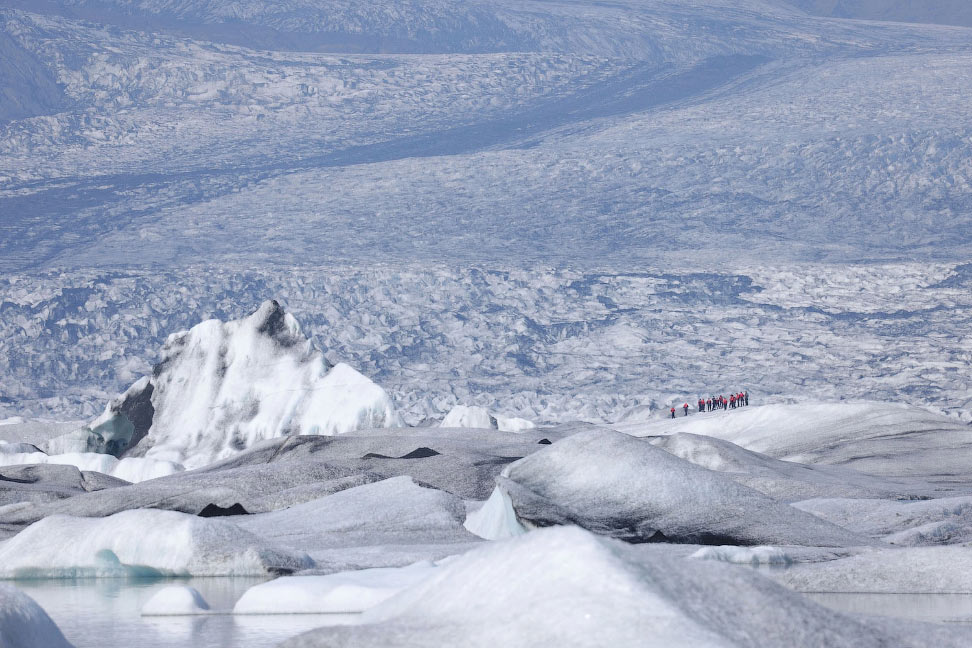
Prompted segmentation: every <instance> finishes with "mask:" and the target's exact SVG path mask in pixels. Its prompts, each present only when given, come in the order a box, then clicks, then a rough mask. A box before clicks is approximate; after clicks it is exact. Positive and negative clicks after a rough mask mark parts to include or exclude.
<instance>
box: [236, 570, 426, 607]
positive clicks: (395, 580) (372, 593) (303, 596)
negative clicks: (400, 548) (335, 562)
mask: <svg viewBox="0 0 972 648" xmlns="http://www.w3.org/2000/svg"><path fill="white" fill-rule="evenodd" d="M436 569H437V568H436V566H435V565H434V564H433V563H431V562H427V561H425V562H419V563H414V564H412V565H408V566H406V567H399V568H387V567H378V568H374V569H359V570H354V571H345V572H337V573H334V574H327V575H324V576H284V577H282V578H277V579H275V580H272V581H269V582H267V583H261V584H260V585H255V586H253V587H251V588H250V589H248V590H247V591H246V592H245V593H244V594H243V596H242V597H240V600H239V601H237V602H236V605H235V606H234V607H233V614H351V613H359V612H364V611H365V610H368V609H370V608H373V607H374V606H376V605H378V604H379V603H382V602H384V601H386V600H387V599H389V598H391V597H392V596H394V595H396V594H398V593H399V592H401V591H403V590H405V589H406V588H408V587H412V586H414V585H417V584H418V583H421V582H422V581H424V580H426V579H428V578H430V577H431V576H432V575H433V574H434V573H435V571H436Z"/></svg>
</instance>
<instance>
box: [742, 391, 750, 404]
mask: <svg viewBox="0 0 972 648" xmlns="http://www.w3.org/2000/svg"><path fill="white" fill-rule="evenodd" d="M743 397H744V398H745V399H746V406H747V407H748V406H749V392H748V391H747V392H743Z"/></svg>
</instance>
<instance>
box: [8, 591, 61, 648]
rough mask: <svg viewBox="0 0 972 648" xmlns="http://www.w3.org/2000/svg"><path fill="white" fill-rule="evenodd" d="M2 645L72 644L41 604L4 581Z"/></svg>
mask: <svg viewBox="0 0 972 648" xmlns="http://www.w3.org/2000/svg"><path fill="white" fill-rule="evenodd" d="M0 648H72V647H71V644H70V643H68V641H67V639H65V638H64V635H63V634H62V633H61V630H60V629H59V628H58V627H57V625H56V624H55V623H54V622H53V621H52V620H51V618H50V617H49V616H47V613H46V612H45V611H44V609H43V608H41V606H39V605H38V604H37V603H36V602H35V601H34V599H32V598H30V597H29V596H27V595H26V594H24V593H23V592H21V591H20V590H18V589H17V588H16V587H13V586H12V585H7V584H5V583H0Z"/></svg>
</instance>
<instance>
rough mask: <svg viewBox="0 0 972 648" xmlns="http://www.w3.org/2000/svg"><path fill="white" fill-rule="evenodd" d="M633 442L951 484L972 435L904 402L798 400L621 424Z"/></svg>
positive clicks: (961, 470)
mask: <svg viewBox="0 0 972 648" xmlns="http://www.w3.org/2000/svg"><path fill="white" fill-rule="evenodd" d="M617 429H619V430H621V431H624V432H627V433H629V434H632V435H635V436H651V435H668V434H674V433H677V432H689V433H692V434H696V435H705V436H707V437H714V438H716V439H723V440H725V441H730V442H732V443H734V444H736V445H738V446H741V447H743V448H745V449H747V450H752V451H755V452H758V453H761V454H764V455H767V456H769V457H772V458H774V459H781V460H784V461H791V462H797V463H801V464H826V465H831V466H842V467H846V468H851V469H853V470H856V471H860V472H862V473H866V474H869V475H878V476H883V477H893V478H901V477H918V478H927V477H932V478H936V479H942V480H948V481H953V480H954V479H955V478H956V476H962V475H965V474H967V472H968V460H967V457H968V455H969V453H972V435H970V434H969V426H968V425H965V424H963V423H962V422H960V421H958V420H956V419H954V418H949V417H946V416H942V415H940V414H933V413H931V412H929V411H928V410H925V409H921V408H919V407H913V406H910V405H903V404H901V403H878V402H870V401H862V402H847V403H837V402H831V403H827V402H802V403H794V404H786V405H784V404H779V405H762V406H753V407H744V408H742V409H739V410H733V411H731V412H729V413H726V414H724V415H723V414H720V415H717V416H710V415H702V416H689V417H682V418H679V419H677V420H674V421H671V420H662V421H656V422H652V423H647V424H632V425H626V426H619V427H618V428H617Z"/></svg>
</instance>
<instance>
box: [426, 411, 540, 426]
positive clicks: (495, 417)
mask: <svg viewBox="0 0 972 648" xmlns="http://www.w3.org/2000/svg"><path fill="white" fill-rule="evenodd" d="M439 427H444V428H478V429H492V430H500V431H502V432H521V431H523V430H532V429H533V428H535V427H536V425H535V424H534V423H533V422H532V421H528V420H527V419H524V418H518V417H510V416H500V415H499V414H494V413H492V412H490V411H489V410H487V409H486V408H485V407H478V406H469V405H456V406H455V407H453V408H452V409H451V410H449V413H448V414H446V415H445V418H444V419H442V422H441V423H440V424H439Z"/></svg>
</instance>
